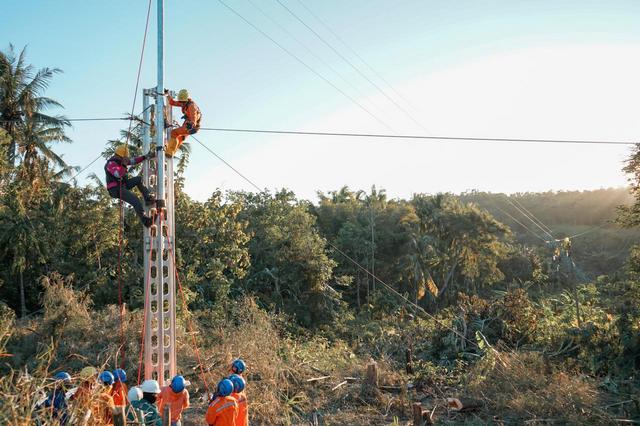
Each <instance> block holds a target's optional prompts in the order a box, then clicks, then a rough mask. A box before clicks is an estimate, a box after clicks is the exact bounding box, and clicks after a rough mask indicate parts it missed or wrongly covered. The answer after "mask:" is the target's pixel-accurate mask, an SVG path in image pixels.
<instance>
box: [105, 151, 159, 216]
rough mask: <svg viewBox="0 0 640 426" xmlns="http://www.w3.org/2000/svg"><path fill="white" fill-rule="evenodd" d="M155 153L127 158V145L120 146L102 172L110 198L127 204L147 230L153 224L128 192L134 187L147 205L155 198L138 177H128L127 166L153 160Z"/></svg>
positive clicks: (138, 201)
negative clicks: (104, 175) (105, 177)
mask: <svg viewBox="0 0 640 426" xmlns="http://www.w3.org/2000/svg"><path fill="white" fill-rule="evenodd" d="M154 154H155V153H149V154H146V155H141V156H139V157H133V158H129V148H128V147H127V145H120V146H118V147H117V148H116V150H115V155H114V156H113V157H111V158H109V159H108V160H107V164H105V166H104V171H105V173H106V176H107V191H109V195H110V196H111V198H118V199H120V200H122V201H124V202H125V203H127V204H129V205H130V206H131V207H133V209H134V210H135V211H136V214H137V215H138V217H139V218H140V220H141V221H142V224H143V225H144V226H146V227H147V228H148V227H150V226H151V224H152V223H153V219H151V218H150V217H149V216H147V215H145V214H144V207H143V206H142V203H141V202H140V199H139V198H138V197H136V195H135V194H134V193H133V192H131V191H130V190H131V189H133V188H134V187H136V188H138V190H139V191H140V192H141V193H142V196H143V197H144V200H145V202H146V203H147V204H153V202H154V201H155V197H154V196H153V195H152V194H151V193H149V190H148V189H147V188H146V187H145V186H144V185H143V184H142V178H141V177H140V176H136V177H132V178H130V177H128V176H127V172H128V166H134V165H136V164H139V163H142V162H143V161H144V160H147V159H149V158H153V156H154Z"/></svg>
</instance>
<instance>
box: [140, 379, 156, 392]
mask: <svg viewBox="0 0 640 426" xmlns="http://www.w3.org/2000/svg"><path fill="white" fill-rule="evenodd" d="M140 389H141V390H142V392H144V393H155V394H158V393H160V385H159V384H158V381H157V380H153V379H151V380H145V381H144V382H142V385H141V386H140Z"/></svg>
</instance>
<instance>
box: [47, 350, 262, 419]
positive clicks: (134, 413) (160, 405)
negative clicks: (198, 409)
mask: <svg viewBox="0 0 640 426" xmlns="http://www.w3.org/2000/svg"><path fill="white" fill-rule="evenodd" d="M245 370H246V364H245V363H244V361H243V360H241V359H236V360H235V361H233V362H232V363H231V373H232V374H231V375H230V376H228V377H226V378H224V379H222V380H220V382H218V386H217V388H216V393H215V394H213V395H211V397H210V399H209V406H208V408H207V412H206V415H205V421H206V423H207V424H208V425H210V426H248V425H249V410H248V403H247V396H246V393H245V388H246V382H245V379H244V377H243V373H244V372H245ZM53 379H54V388H53V390H52V391H51V392H50V393H49V395H47V398H46V399H45V400H44V401H43V402H41V403H40V404H39V406H38V410H39V412H41V413H42V412H45V413H46V410H48V413H49V414H50V416H51V418H54V419H56V420H57V421H58V422H59V423H60V425H63V426H64V425H67V424H71V423H70V421H71V417H70V405H71V404H73V405H77V406H79V407H82V409H83V410H84V409H88V410H86V411H85V412H84V413H83V415H84V416H85V417H86V416H89V417H88V418H86V419H85V420H91V422H90V423H86V422H85V424H92V425H113V415H114V413H115V411H116V409H117V408H116V407H124V409H125V414H126V418H127V422H132V423H134V424H142V425H145V426H162V415H161V413H162V412H163V410H164V407H165V406H169V407H170V408H171V419H170V426H181V425H182V413H183V411H184V410H185V409H187V408H189V406H190V403H189V391H188V390H187V388H186V387H187V386H188V385H189V384H190V383H189V382H188V381H187V380H185V378H184V377H183V376H175V377H174V378H173V379H171V383H170V384H169V385H168V386H165V387H163V388H160V385H159V384H158V381H157V380H145V381H144V382H142V384H141V385H140V386H134V387H132V388H131V389H128V388H127V384H126V382H127V373H126V372H125V371H124V370H123V369H121V368H118V369H116V370H114V371H113V372H110V371H103V372H102V373H100V374H98V371H97V370H96V369H95V368H94V367H85V368H83V369H82V371H81V372H80V384H79V386H78V387H77V388H76V389H75V392H73V390H72V389H71V384H72V379H71V375H69V373H66V372H59V373H57V374H56V375H55V376H54V378H53ZM96 379H97V380H96ZM96 385H99V388H96ZM140 416H141V417H142V418H140ZM74 424H75V422H74ZM165 426H169V425H165Z"/></svg>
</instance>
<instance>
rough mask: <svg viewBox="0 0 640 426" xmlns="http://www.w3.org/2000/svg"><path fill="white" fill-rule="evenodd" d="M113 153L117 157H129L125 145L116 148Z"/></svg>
mask: <svg viewBox="0 0 640 426" xmlns="http://www.w3.org/2000/svg"><path fill="white" fill-rule="evenodd" d="M115 153H116V155H117V156H118V157H128V156H129V147H128V146H127V145H125V144H122V145H118V146H117V147H116V150H115Z"/></svg>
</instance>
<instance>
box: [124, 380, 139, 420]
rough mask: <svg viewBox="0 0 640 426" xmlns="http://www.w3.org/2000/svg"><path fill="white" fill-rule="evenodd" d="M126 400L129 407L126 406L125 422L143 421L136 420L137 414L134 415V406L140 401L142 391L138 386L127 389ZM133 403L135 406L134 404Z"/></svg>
mask: <svg viewBox="0 0 640 426" xmlns="http://www.w3.org/2000/svg"><path fill="white" fill-rule="evenodd" d="M127 399H128V400H129V405H127V409H126V415H127V421H129V422H142V420H143V419H139V418H138V414H137V413H136V407H135V405H138V404H139V402H138V401H140V400H141V399H142V389H140V387H139V386H134V387H132V388H131V389H129V392H128V393H127ZM134 403H135V404H134Z"/></svg>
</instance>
